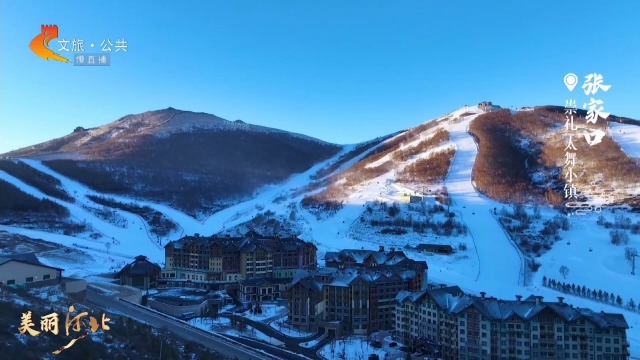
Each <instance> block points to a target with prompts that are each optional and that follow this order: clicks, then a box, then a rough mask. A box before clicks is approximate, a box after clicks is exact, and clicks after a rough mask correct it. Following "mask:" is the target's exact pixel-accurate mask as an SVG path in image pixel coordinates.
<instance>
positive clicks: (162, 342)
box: [158, 336, 164, 360]
mask: <svg viewBox="0 0 640 360" xmlns="http://www.w3.org/2000/svg"><path fill="white" fill-rule="evenodd" d="M162 344H164V338H163V337H162V336H160V357H159V358H158V359H159V360H162Z"/></svg>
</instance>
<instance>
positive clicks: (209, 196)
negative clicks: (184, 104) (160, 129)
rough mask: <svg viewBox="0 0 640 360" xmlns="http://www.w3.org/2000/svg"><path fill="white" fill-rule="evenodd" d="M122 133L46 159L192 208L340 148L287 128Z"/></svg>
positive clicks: (216, 202)
mask: <svg viewBox="0 0 640 360" xmlns="http://www.w3.org/2000/svg"><path fill="white" fill-rule="evenodd" d="M128 140H131V141H120V142H117V141H105V142H103V143H97V144H92V145H91V148H90V149H85V150H84V151H85V152H87V158H88V159H93V160H83V161H74V160H50V161H45V164H46V165H47V166H49V167H51V168H52V169H53V170H55V171H56V172H58V173H60V174H63V175H65V176H67V177H70V178H72V179H74V180H77V181H79V182H81V183H83V184H85V185H87V186H88V187H90V188H92V189H94V190H96V191H99V192H102V193H111V194H121V195H131V196H136V197H139V198H144V199H149V200H153V201H157V202H162V203H168V204H171V205H172V206H174V207H176V208H178V209H180V210H182V211H184V212H186V213H188V214H190V215H192V216H196V215H198V213H200V212H203V211H207V210H210V209H211V210H215V209H218V208H220V207H221V206H224V205H225V203H228V202H230V201H236V200H240V199H243V198H246V197H247V196H250V195H251V194H252V193H253V192H254V191H255V190H256V189H258V188H260V187H262V186H264V185H267V184H274V183H280V182H282V181H285V180H286V179H287V178H289V177H290V176H291V175H292V174H296V173H301V172H304V171H306V170H308V169H309V168H310V167H312V166H313V164H317V163H319V162H321V161H323V160H326V159H328V158H329V157H331V156H334V155H335V154H336V153H337V152H338V151H340V149H341V148H340V147H338V146H335V145H331V144H327V143H322V142H319V141H315V140H313V139H308V138H304V137H298V136H292V135H288V134H286V133H277V132H258V131H255V132H253V131H246V130H240V129H237V130H227V131H205V130H203V131H197V132H185V133H173V134H170V135H168V136H166V137H163V138H157V137H151V136H150V137H141V136H130V137H129V138H128ZM176 149H180V151H176Z"/></svg>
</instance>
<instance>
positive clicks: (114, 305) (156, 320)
mask: <svg viewBox="0 0 640 360" xmlns="http://www.w3.org/2000/svg"><path fill="white" fill-rule="evenodd" d="M86 300H87V302H89V303H91V304H92V305H95V306H97V307H99V308H102V309H103V310H105V312H107V313H109V310H115V311H118V312H120V313H122V314H125V315H126V316H129V317H131V318H134V319H138V320H141V321H144V322H146V323H148V324H149V325H152V326H154V327H156V328H163V329H167V330H168V331H170V332H172V333H174V334H175V335H177V336H178V337H180V338H183V339H185V340H189V341H193V342H196V343H199V344H201V345H204V346H205V347H207V348H209V349H211V350H213V351H216V352H218V353H221V354H223V355H224V356H228V357H230V358H231V359H233V358H236V357H237V358H238V359H240V360H258V359H266V360H270V359H277V357H274V356H266V355H257V354H256V352H254V351H252V350H251V349H245V348H243V347H241V346H236V345H234V344H231V343H228V342H225V341H222V340H220V339H218V338H216V337H214V336H207V335H206V334H205V333H203V332H201V331H198V330H197V329H193V328H191V327H189V326H187V325H184V324H182V323H180V322H178V321H176V320H172V319H171V318H168V317H164V316H162V315H159V314H156V313H154V312H151V311H145V310H143V309H140V308H138V307H137V306H134V305H131V304H128V303H126V302H124V301H120V300H117V299H115V298H112V297H109V296H105V295H103V294H100V293H98V292H94V291H91V289H90V288H89V287H87V296H86Z"/></svg>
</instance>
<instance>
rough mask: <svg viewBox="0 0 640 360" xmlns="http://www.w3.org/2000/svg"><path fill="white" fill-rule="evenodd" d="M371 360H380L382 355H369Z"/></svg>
mask: <svg viewBox="0 0 640 360" xmlns="http://www.w3.org/2000/svg"><path fill="white" fill-rule="evenodd" d="M369 360H380V356H378V354H371V355H369Z"/></svg>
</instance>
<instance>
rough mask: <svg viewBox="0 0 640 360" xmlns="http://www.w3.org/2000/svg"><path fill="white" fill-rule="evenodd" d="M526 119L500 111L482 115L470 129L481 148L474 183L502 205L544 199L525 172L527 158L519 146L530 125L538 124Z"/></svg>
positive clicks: (477, 158)
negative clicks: (537, 195)
mask: <svg viewBox="0 0 640 360" xmlns="http://www.w3.org/2000/svg"><path fill="white" fill-rule="evenodd" d="M518 114H524V113H523V112H521V113H518ZM523 117H526V115H520V116H517V115H511V112H510V111H509V110H500V111H496V112H490V113H485V114H482V115H479V116H478V117H477V118H476V119H475V120H474V121H473V122H472V123H471V124H470V125H469V132H470V133H471V135H472V136H473V137H474V138H475V140H476V143H477V144H478V147H479V151H478V155H477V157H476V161H475V164H474V166H473V173H472V174H473V180H474V181H475V184H476V187H477V188H478V189H479V190H480V191H481V192H483V193H484V194H486V195H487V196H489V197H491V198H494V199H497V200H499V201H503V202H515V203H518V202H523V201H524V200H526V199H527V198H529V197H530V196H531V195H535V194H539V195H541V193H540V191H538V190H537V189H536V188H534V187H533V186H532V185H531V178H530V176H529V174H528V172H527V168H526V161H527V158H528V154H527V153H526V152H525V151H524V150H523V149H522V148H521V147H520V146H519V145H518V144H517V139H518V138H519V137H522V136H523V133H524V131H523V130H522V128H523V127H525V126H528V125H527V122H528V121H535V122H539V121H538V120H537V119H536V118H535V117H534V119H528V118H527V119H525V118H523ZM529 126H531V125H529ZM543 128H544V126H543Z"/></svg>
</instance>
